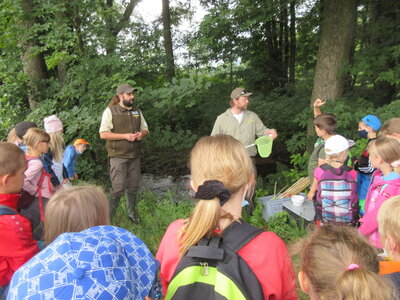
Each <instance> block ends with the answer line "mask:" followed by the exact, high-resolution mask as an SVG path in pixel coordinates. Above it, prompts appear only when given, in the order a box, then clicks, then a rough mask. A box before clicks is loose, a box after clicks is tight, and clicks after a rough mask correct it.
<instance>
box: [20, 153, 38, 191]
mask: <svg viewBox="0 0 400 300" xmlns="http://www.w3.org/2000/svg"><path fill="white" fill-rule="evenodd" d="M42 168H43V164H42V162H41V161H40V160H39V159H32V160H30V161H29V163H28V168H27V169H26V171H25V180H24V187H23V189H24V190H25V191H27V192H28V193H29V194H31V195H35V194H36V192H37V189H38V184H39V180H40V176H42Z"/></svg>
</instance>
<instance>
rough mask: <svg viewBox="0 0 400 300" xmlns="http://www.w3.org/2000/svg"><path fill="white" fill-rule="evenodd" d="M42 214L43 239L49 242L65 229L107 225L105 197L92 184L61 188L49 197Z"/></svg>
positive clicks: (74, 229) (73, 230)
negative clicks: (44, 217)
mask: <svg viewBox="0 0 400 300" xmlns="http://www.w3.org/2000/svg"><path fill="white" fill-rule="evenodd" d="M45 215H46V222H45V225H44V240H45V242H46V244H47V245H48V244H50V243H51V242H52V241H54V240H55V239H56V238H57V237H58V236H59V235H60V234H62V233H64V232H80V231H82V230H84V229H87V228H90V227H93V226H99V225H107V224H108V223H109V221H108V199H107V198H106V196H105V194H104V192H103V191H102V190H101V189H100V188H98V187H95V186H91V185H82V186H75V187H71V188H67V189H63V190H61V191H59V192H57V193H56V194H55V195H54V196H53V197H51V199H50V200H49V202H48V203H47V206H46V211H45Z"/></svg>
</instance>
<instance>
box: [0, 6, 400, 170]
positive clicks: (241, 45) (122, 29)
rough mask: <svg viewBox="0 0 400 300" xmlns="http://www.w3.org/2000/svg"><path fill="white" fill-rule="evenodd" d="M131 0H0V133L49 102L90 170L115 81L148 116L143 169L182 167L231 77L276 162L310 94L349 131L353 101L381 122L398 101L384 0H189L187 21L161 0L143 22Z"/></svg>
mask: <svg viewBox="0 0 400 300" xmlns="http://www.w3.org/2000/svg"><path fill="white" fill-rule="evenodd" d="M139 2H140V1H139V0H119V1H113V0H84V1H82V0H79V1H78V0H70V1H62V0H53V1H46V0H18V1H14V0H3V1H1V2H0V8H1V9H0V32H1V35H0V58H1V64H0V97H1V98H0V120H1V122H2V124H3V126H2V128H1V133H2V136H3V138H5V137H6V135H7V133H8V131H9V130H10V129H11V128H12V127H13V126H14V125H15V124H16V123H17V122H19V121H21V120H33V121H36V122H38V123H39V124H42V120H43V117H45V116H48V115H51V114H57V115H58V116H59V117H60V118H61V120H62V121H63V122H64V124H65V139H66V141H67V142H70V141H72V140H73V139H75V138H78V137H82V138H85V139H87V140H89V141H90V143H91V145H92V147H91V150H90V151H88V154H87V155H88V156H89V159H88V160H85V162H81V164H82V170H84V173H85V175H86V176H92V177H94V178H99V177H102V174H103V173H104V170H103V169H104V168H103V167H102V165H104V164H105V163H106V151H105V149H104V144H103V142H102V141H101V140H100V139H99V137H98V127H99V123H100V118H101V112H102V111H103V110H104V108H105V107H106V105H107V103H108V101H109V100H110V99H111V97H112V96H113V95H114V93H115V92H114V91H115V88H116V86H118V85H119V84H121V83H125V82H127V83H130V84H132V85H134V86H137V87H138V88H139V94H138V95H137V97H136V99H137V100H136V101H137V103H138V105H139V107H140V108H141V109H142V110H143V112H144V115H145V117H146V120H147V121H148V123H149V126H150V133H151V134H150V136H149V137H148V138H147V141H146V145H145V148H146V149H145V153H146V156H145V162H144V167H145V168H146V169H147V170H148V171H150V172H168V171H171V170H174V172H178V173H179V172H182V170H184V169H185V168H186V158H187V156H186V154H187V152H188V150H189V149H190V148H191V147H192V145H193V143H194V142H195V141H196V140H197V138H198V137H200V136H202V135H208V134H209V133H210V132H211V129H212V125H213V122H214V121H215V118H216V116H217V115H218V114H220V113H222V112H223V111H224V110H225V109H226V108H227V107H228V101H229V94H230V92H231V90H232V89H233V88H235V87H237V86H244V87H246V88H247V89H248V90H250V91H253V92H254V93H255V94H254V97H253V100H252V103H251V107H250V109H251V110H254V111H256V112H257V113H258V114H259V116H260V117H261V119H262V120H263V121H264V123H265V124H266V125H267V126H268V127H272V128H277V130H278V132H279V134H280V138H279V140H277V145H276V148H275V151H274V153H275V154H274V155H275V157H274V158H275V159H277V160H282V161H285V162H288V161H289V156H290V154H293V153H297V152H299V151H300V152H301V151H304V150H305V148H306V147H305V146H306V144H307V141H308V140H309V138H308V137H307V131H306V127H307V123H308V121H309V120H310V118H311V109H310V101H313V99H315V98H318V97H322V98H325V99H327V100H332V102H331V103H330V104H329V105H328V108H327V109H329V110H331V111H333V112H336V113H339V114H340V119H339V127H340V128H341V130H343V133H346V134H347V135H349V137H352V136H353V135H354V133H355V132H356V128H355V126H356V122H357V121H358V118H361V117H362V116H363V114H367V113H376V114H377V115H378V116H379V117H380V118H382V120H383V121H385V120H386V119H387V118H389V117H392V116H395V115H396V114H398V112H399V111H400V110H399V106H400V105H399V91H400V90H399V87H400V79H399V78H400V69H399V68H400V67H399V57H400V43H399V40H400V36H399V34H398V32H399V31H400V30H399V29H400V28H399V27H400V24H399V22H398V21H397V20H398V19H399V17H400V2H399V1H397V0H357V1H356V0H329V1H328V0H272V1H271V0H268V1H267V0H251V1H250V0H212V1H200V2H199V3H200V4H201V5H202V6H203V8H204V9H205V10H206V14H205V16H204V18H203V19H202V21H201V22H200V24H199V26H194V25H193V23H190V20H191V19H192V18H193V15H194V14H195V13H196V11H195V9H196V6H194V5H191V4H192V3H191V1H183V0H180V1H178V0H175V1H168V0H160V3H163V8H164V9H163V13H162V15H160V17H159V19H157V20H155V21H154V22H147V20H144V19H143V18H142V17H141V16H140V15H139V14H137V13H135V11H136V9H137V5H138V3H139ZM133 15H134V16H133ZM180 24H191V25H188V26H187V27H186V28H184V30H183V29H182V26H179V25H180ZM340 112H343V113H340ZM160 160H162V167H160ZM164 168H165V169H164Z"/></svg>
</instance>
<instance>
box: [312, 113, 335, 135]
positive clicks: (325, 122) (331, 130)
mask: <svg viewBox="0 0 400 300" xmlns="http://www.w3.org/2000/svg"><path fill="white" fill-rule="evenodd" d="M336 122H337V118H336V116H335V115H334V114H321V115H318V116H316V117H315V119H314V125H315V126H317V127H318V128H319V129H321V130H325V131H326V133H327V134H329V135H332V134H335V132H336Z"/></svg>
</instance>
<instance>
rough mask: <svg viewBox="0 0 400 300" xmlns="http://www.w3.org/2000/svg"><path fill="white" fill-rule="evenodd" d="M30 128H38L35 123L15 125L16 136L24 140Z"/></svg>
mask: <svg viewBox="0 0 400 300" xmlns="http://www.w3.org/2000/svg"><path fill="white" fill-rule="evenodd" d="M29 128H37V125H36V123H34V122H19V123H18V124H17V125H15V134H16V135H17V136H18V137H19V138H20V139H21V140H22V139H23V138H24V135H25V133H26V132H27V131H28V129H29Z"/></svg>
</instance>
